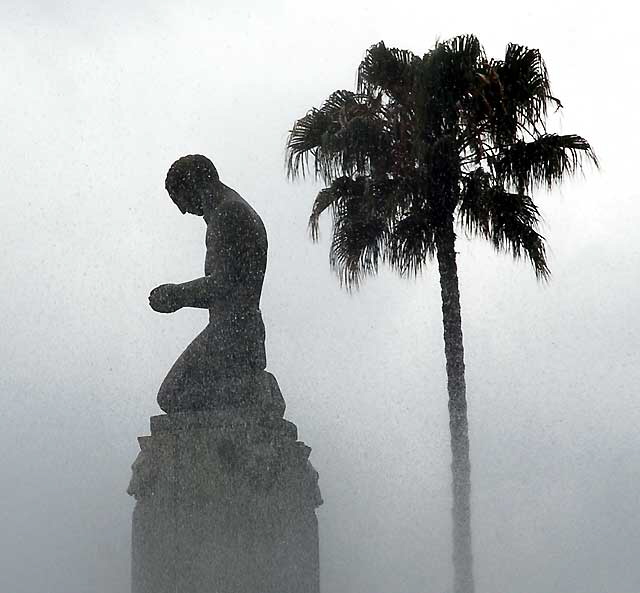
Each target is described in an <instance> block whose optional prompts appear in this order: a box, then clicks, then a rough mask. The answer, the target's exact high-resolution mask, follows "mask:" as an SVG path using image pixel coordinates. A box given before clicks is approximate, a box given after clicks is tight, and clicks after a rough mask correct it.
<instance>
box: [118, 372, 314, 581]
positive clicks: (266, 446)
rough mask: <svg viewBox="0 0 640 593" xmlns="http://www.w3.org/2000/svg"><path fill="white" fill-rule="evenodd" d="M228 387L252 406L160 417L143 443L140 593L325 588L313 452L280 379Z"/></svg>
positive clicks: (136, 488)
mask: <svg viewBox="0 0 640 593" xmlns="http://www.w3.org/2000/svg"><path fill="white" fill-rule="evenodd" d="M227 387H229V386H227ZM229 388H230V389H232V390H235V391H236V393H235V394H232V395H233V397H230V398H229V400H234V401H251V402H252V403H251V405H250V406H247V407H244V408H243V407H242V406H235V407H227V408H222V409H214V410H202V411H193V412H180V413H174V414H167V415H161V416H154V417H152V418H151V436H144V437H140V438H139V439H138V441H139V443H140V454H139V455H138V458H137V459H136V461H135V462H134V464H133V466H132V469H133V476H132V479H131V483H130V485H129V489H128V492H129V494H131V495H133V496H135V498H136V505H135V509H134V513H133V533H132V540H133V541H132V593H169V592H170V593H319V561H318V524H317V519H316V514H315V509H316V508H317V507H318V506H319V505H320V504H322V499H321V497H320V491H319V489H318V474H317V472H316V471H315V470H314V468H313V466H312V465H311V463H310V462H309V453H310V452H311V449H310V448H309V447H307V446H306V445H305V444H304V443H302V442H300V441H298V440H297V428H296V426H295V425H294V424H292V423H291V422H288V421H286V420H284V419H283V418H282V417H281V413H282V412H283V411H284V401H283V400H282V396H281V395H280V392H279V389H278V387H277V383H276V381H275V378H274V377H273V375H271V374H269V373H266V372H264V373H261V374H260V375H259V377H258V380H257V381H253V382H252V383H251V385H247V384H246V382H245V383H242V384H236V385H232V386H231V387H229ZM243 389H244V390H248V391H250V392H251V393H248V395H249V397H238V393H237V392H238V390H240V391H242V390H243ZM258 391H259V392H261V394H259V393H257V392H258ZM257 395H258V397H257ZM260 401H262V402H263V404H264V405H262V406H257V405H256V402H260ZM274 402H276V405H274ZM278 402H281V403H278ZM274 410H279V412H278V413H274Z"/></svg>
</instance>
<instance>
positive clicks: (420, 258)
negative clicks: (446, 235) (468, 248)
mask: <svg viewBox="0 0 640 593" xmlns="http://www.w3.org/2000/svg"><path fill="white" fill-rule="evenodd" d="M435 229H436V226H435V225H434V224H433V223H432V221H431V220H429V215H428V213H427V212H426V211H419V212H414V213H411V214H408V215H406V216H404V217H403V218H401V219H400V220H399V221H398V222H397V223H396V224H395V225H394V226H393V228H392V229H391V231H390V233H389V236H388V238H387V241H386V248H387V249H386V252H385V261H387V262H388V263H389V265H390V266H391V267H392V268H393V269H394V270H396V271H397V272H398V273H399V274H400V275H401V276H417V275H418V274H419V273H420V271H421V270H422V267H423V265H424V264H425V262H426V261H428V260H431V259H433V257H434V255H435V252H436V236H435Z"/></svg>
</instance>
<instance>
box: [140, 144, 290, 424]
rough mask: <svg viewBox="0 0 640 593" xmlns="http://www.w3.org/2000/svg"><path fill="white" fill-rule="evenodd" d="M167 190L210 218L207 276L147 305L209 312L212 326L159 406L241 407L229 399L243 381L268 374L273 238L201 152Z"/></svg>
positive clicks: (182, 163)
mask: <svg viewBox="0 0 640 593" xmlns="http://www.w3.org/2000/svg"><path fill="white" fill-rule="evenodd" d="M165 187H166V189H167V191H168V193H169V196H170V197H171V199H172V200H173V201H174V202H175V204H176V205H177V206H178V208H179V209H180V211H181V212H182V213H183V214H185V213H187V212H188V213H190V214H195V215H196V216H202V217H203V218H204V221H205V223H206V225H207V232H206V248H207V254H206V259H205V266H204V276H203V277H201V278H197V279H196V280H192V281H190V282H185V283H183V284H162V285H161V286H158V287H157V288H154V289H153V290H152V291H151V294H150V295H149V304H150V306H151V308H152V309H154V310H155V311H158V312H160V313H173V312H174V311H177V310H178V309H181V308H182V307H198V308H202V309H209V324H208V325H207V327H206V328H205V329H204V331H202V333H200V334H199V335H198V336H197V337H196V338H195V339H194V340H193V342H191V344H190V345H189V346H188V347H187V349H186V350H185V351H184V352H183V353H182V355H181V356H180V357H179V358H178V360H177V361H176V362H175V364H174V365H173V367H172V368H171V370H170V371H169V374H168V375H167V377H166V378H165V380H164V382H163V383H162V386H161V387H160V390H159V392H158V404H159V405H160V407H161V408H162V409H163V410H164V411H165V412H167V413H169V414H171V413H175V412H185V411H194V410H204V409H212V408H218V407H221V406H226V405H239V404H241V403H242V402H238V401H235V402H234V401H231V402H230V401H224V400H225V398H226V399H227V400H228V399H229V397H231V398H232V399H233V398H234V397H239V396H237V394H238V393H240V392H243V391H244V392H247V389H243V388H241V389H239V390H238V388H237V386H238V382H240V383H242V382H243V381H244V382H245V383H246V382H247V381H248V382H249V383H251V382H252V381H254V382H255V381H258V382H260V381H262V380H264V376H266V375H268V373H265V372H264V368H265V366H266V357H265V349H264V339H265V329H264V324H263V322H262V316H261V313H260V295H261V292H262V283H263V280H264V273H265V268H266V263H267V233H266V231H265V228H264V225H263V223H262V220H261V219H260V217H259V216H258V214H257V213H256V212H255V211H254V210H253V208H251V206H250V205H249V204H248V203H247V202H245V201H244V200H243V199H242V197H241V196H240V195H239V194H238V193H237V192H235V191H234V190H232V189H231V188H230V187H227V186H226V185H225V184H224V183H222V182H221V181H220V179H219V177H218V172H217V170H216V168H215V166H214V165H213V163H212V162H211V161H210V160H209V159H208V158H206V157H204V156H202V155H189V156H185V157H182V158H181V159H178V160H177V161H176V162H175V163H174V164H173V165H172V166H171V168H170V169H169V172H168V174H167V178H166V183H165ZM269 377H271V376H270V375H269ZM271 379H273V377H271ZM266 380H267V381H268V380H269V379H268V378H267V379H266ZM234 382H235V383H234ZM273 382H274V383H275V379H273ZM230 385H231V386H233V385H235V386H236V387H235V388H230V387H229V386H230ZM272 388H273V386H272ZM275 389H277V384H275ZM248 391H249V392H252V391H255V389H253V388H249V389H248ZM229 393H231V394H236V396H233V395H232V396H229ZM278 395H279V394H278ZM280 398H281V396H280Z"/></svg>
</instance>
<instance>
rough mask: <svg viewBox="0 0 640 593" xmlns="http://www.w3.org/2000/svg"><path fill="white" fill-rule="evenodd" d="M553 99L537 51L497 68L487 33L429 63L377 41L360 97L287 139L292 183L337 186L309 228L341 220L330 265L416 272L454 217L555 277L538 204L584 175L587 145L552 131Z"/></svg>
mask: <svg viewBox="0 0 640 593" xmlns="http://www.w3.org/2000/svg"><path fill="white" fill-rule="evenodd" d="M549 107H551V108H553V109H560V108H561V107H562V105H561V103H560V101H559V100H558V99H556V98H555V97H554V96H553V95H552V94H551V90H550V87H549V78H548V75H547V70H546V67H545V64H544V62H543V60H542V57H541V55H540V52H539V51H538V50H536V49H529V48H526V47H524V46H522V45H516V44H509V45H508V46H507V49H506V52H505V56H504V58H503V59H501V60H493V59H488V58H487V57H486V55H485V53H484V50H483V48H482V46H481V45H480V43H479V41H478V40H477V39H476V37H474V36H472V35H464V36H460V37H456V38H454V39H451V40H449V41H445V42H440V43H437V44H436V46H435V48H434V49H433V50H431V51H430V52H428V53H426V54H425V55H424V56H422V57H418V56H416V55H414V54H413V53H411V52H409V51H406V50H400V49H392V48H387V47H386V46H385V44H384V43H383V42H380V43H378V44H377V45H374V46H372V47H371V48H370V49H369V50H368V51H367V53H366V55H365V58H364V60H363V61H362V63H361V64H360V67H359V69H358V79H357V90H356V92H352V91H347V90H339V91H336V92H334V93H333V94H332V95H331V96H330V97H329V98H328V99H327V100H326V101H325V102H324V104H323V105H322V106H321V107H320V108H319V109H311V110H310V111H309V112H308V113H307V114H306V115H305V116H304V117H302V118H301V119H299V120H297V121H296V122H295V124H294V126H293V129H292V130H291V132H290V135H289V138H288V141H287V166H288V173H289V175H290V177H292V178H295V177H296V176H298V175H303V176H304V175H305V174H306V173H307V172H308V171H309V157H311V159H312V161H313V173H314V174H315V175H316V176H317V177H320V178H321V179H323V180H324V181H325V183H326V184H327V187H326V188H325V189H323V190H322V191H321V192H320V193H319V194H318V196H317V198H316V200H315V203H314V205H313V209H312V213H311V218H310V227H311V232H312V234H313V236H314V238H317V234H318V218H319V217H320V215H321V214H322V213H323V212H324V211H325V210H327V209H329V210H330V211H331V213H332V214H333V240H332V243H331V248H330V261H331V264H332V266H333V267H334V268H335V269H336V271H338V272H339V274H340V278H341V280H342V281H343V282H344V283H345V284H346V285H347V286H348V287H352V286H357V285H358V284H359V282H360V281H361V280H362V278H363V276H364V275H366V274H369V273H375V272H376V271H377V269H378V265H379V263H380V262H381V261H385V262H387V263H389V264H390V265H391V266H392V267H393V268H394V269H396V270H397V271H399V272H400V273H401V274H403V275H406V274H408V273H417V272H419V271H420V269H421V267H422V266H423V264H424V263H425V261H427V260H428V259H430V258H431V257H432V256H433V255H434V253H435V250H436V234H437V231H438V229H439V228H441V227H443V226H446V225H449V224H450V221H451V218H452V217H454V219H456V220H457V221H458V222H459V223H460V224H461V225H462V227H463V228H464V229H465V230H466V231H467V232H468V233H470V234H475V235H480V236H481V237H484V238H485V239H488V240H489V241H490V242H491V243H492V244H493V245H494V247H495V248H496V249H498V250H500V251H508V252H511V254H512V255H513V256H515V257H516V258H520V257H525V258H526V259H528V260H529V261H530V262H531V264H532V265H533V267H534V269H535V272H536V275H537V276H538V277H539V278H541V279H544V278H546V277H547V276H548V274H549V269H548V266H547V259H546V254H545V244H544V239H543V237H542V236H541V235H540V234H539V232H538V228H539V222H540V214H539V211H538V208H537V207H536V205H535V204H534V202H533V200H532V199H531V193H532V192H533V191H534V190H535V189H536V188H537V187H539V186H547V187H549V188H551V187H552V186H554V185H555V184H556V183H557V182H560V181H561V180H562V179H564V178H565V177H567V176H569V175H572V174H574V173H575V172H576V171H578V170H579V169H580V167H581V165H582V161H583V158H584V157H586V158H587V159H588V160H590V161H592V162H593V163H594V164H596V165H597V160H596V156H595V154H594V152H593V150H592V149H591V147H590V145H589V143H588V142H587V141H586V140H585V139H584V138H582V137H580V136H577V135H573V134H570V135H558V134H554V133H549V132H548V131H547V128H546V125H545V120H546V117H547V112H548V109H549Z"/></svg>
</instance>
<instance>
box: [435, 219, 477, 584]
mask: <svg viewBox="0 0 640 593" xmlns="http://www.w3.org/2000/svg"><path fill="white" fill-rule="evenodd" d="M455 240H456V235H455V232H454V230H453V218H452V217H451V219H450V220H448V221H447V223H446V224H445V225H444V227H443V228H442V229H440V231H439V232H438V234H437V237H436V247H437V257H438V269H439V271H440V290H441V294H442V321H443V325H444V352H445V357H446V360H447V389H448V391H449V430H450V432H451V456H452V461H451V476H452V489H453V507H452V519H453V571H454V575H453V579H454V589H453V590H454V593H473V590H474V582H473V558H472V554H471V501H470V496H471V464H470V462H469V426H468V422H467V399H466V385H465V379H464V347H463V344H462V320H461V317H460V291H459V289H458V267H457V264H456V252H455Z"/></svg>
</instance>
